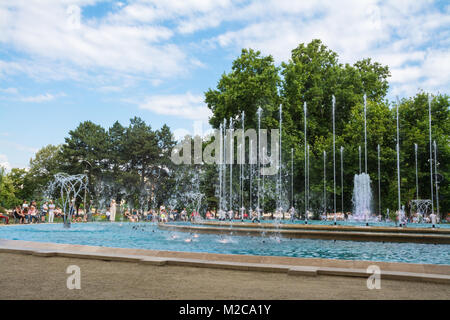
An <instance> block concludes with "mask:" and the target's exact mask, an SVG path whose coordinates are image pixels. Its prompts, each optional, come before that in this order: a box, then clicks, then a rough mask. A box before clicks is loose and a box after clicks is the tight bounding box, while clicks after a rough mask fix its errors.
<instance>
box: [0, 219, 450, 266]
mask: <svg viewBox="0 0 450 320" xmlns="http://www.w3.org/2000/svg"><path fill="white" fill-rule="evenodd" d="M230 232H232V231H230ZM195 236H196V237H195ZM0 239H9V240H27V241H38V242H55V243H69V244H82V245H93V246H105V247H119V248H139V249H153V250H171V251H190V252H209V253H227V254H250V255H265V256H286V257H302V258H327V259H345V260H371V261H388V262H408V263H429V264H446V265H450V246H448V245H434V244H417V243H382V242H357V241H339V240H338V241H330V240H315V239H314V240H313V239H292V240H291V239H288V238H279V237H251V236H237V235H232V234H230V235H213V234H198V235H194V234H189V233H185V232H173V231H168V230H160V229H158V227H157V225H156V224H154V223H77V224H72V227H71V228H70V229H65V228H64V227H63V225H62V224H37V225H15V226H8V227H0ZM189 239H190V242H187V241H189Z"/></svg>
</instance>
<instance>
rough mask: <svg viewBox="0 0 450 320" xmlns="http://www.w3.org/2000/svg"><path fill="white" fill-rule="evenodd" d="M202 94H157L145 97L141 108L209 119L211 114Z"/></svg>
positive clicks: (163, 113) (170, 114) (178, 115)
mask: <svg viewBox="0 0 450 320" xmlns="http://www.w3.org/2000/svg"><path fill="white" fill-rule="evenodd" d="M203 99H204V98H203V96H202V95H193V94H191V93H190V92H187V93H185V94H173V95H155V96H151V97H148V98H147V99H145V102H144V103H141V104H139V108H141V109H146V110H150V111H153V112H155V113H157V114H161V115H168V116H177V117H182V118H186V119H191V120H207V119H208V117H210V116H211V110H209V109H208V108H207V107H206V105H205V103H204V102H203Z"/></svg>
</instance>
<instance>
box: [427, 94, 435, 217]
mask: <svg viewBox="0 0 450 320" xmlns="http://www.w3.org/2000/svg"><path fill="white" fill-rule="evenodd" d="M428 128H429V130H428V132H429V140H430V141H429V143H430V160H429V162H430V188H431V213H434V199H433V152H432V151H431V96H428Z"/></svg>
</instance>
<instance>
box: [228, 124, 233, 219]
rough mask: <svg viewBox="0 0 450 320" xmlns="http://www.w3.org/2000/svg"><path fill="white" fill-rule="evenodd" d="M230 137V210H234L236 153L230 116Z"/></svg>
mask: <svg viewBox="0 0 450 320" xmlns="http://www.w3.org/2000/svg"><path fill="white" fill-rule="evenodd" d="M229 135H230V137H229V139H230V150H229V153H230V205H229V209H228V210H229V211H231V210H233V163H234V153H233V142H234V139H233V119H232V118H230V130H229Z"/></svg>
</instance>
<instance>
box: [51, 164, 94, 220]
mask: <svg viewBox="0 0 450 320" xmlns="http://www.w3.org/2000/svg"><path fill="white" fill-rule="evenodd" d="M88 183H89V179H88V177H87V175H85V174H77V175H68V174H67V173H57V174H55V175H54V178H53V181H51V182H50V183H49V185H48V187H47V190H46V195H47V197H50V196H51V195H52V194H53V193H54V192H55V191H59V194H60V197H61V198H60V200H61V207H62V208H63V212H64V227H65V228H70V223H71V220H72V214H73V213H74V210H75V208H74V206H75V202H76V200H77V198H78V197H79V198H80V200H83V197H82V196H81V191H85V192H86V190H87V186H88ZM85 200H86V197H85V196H84V201H85ZM84 208H86V203H84Z"/></svg>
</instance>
